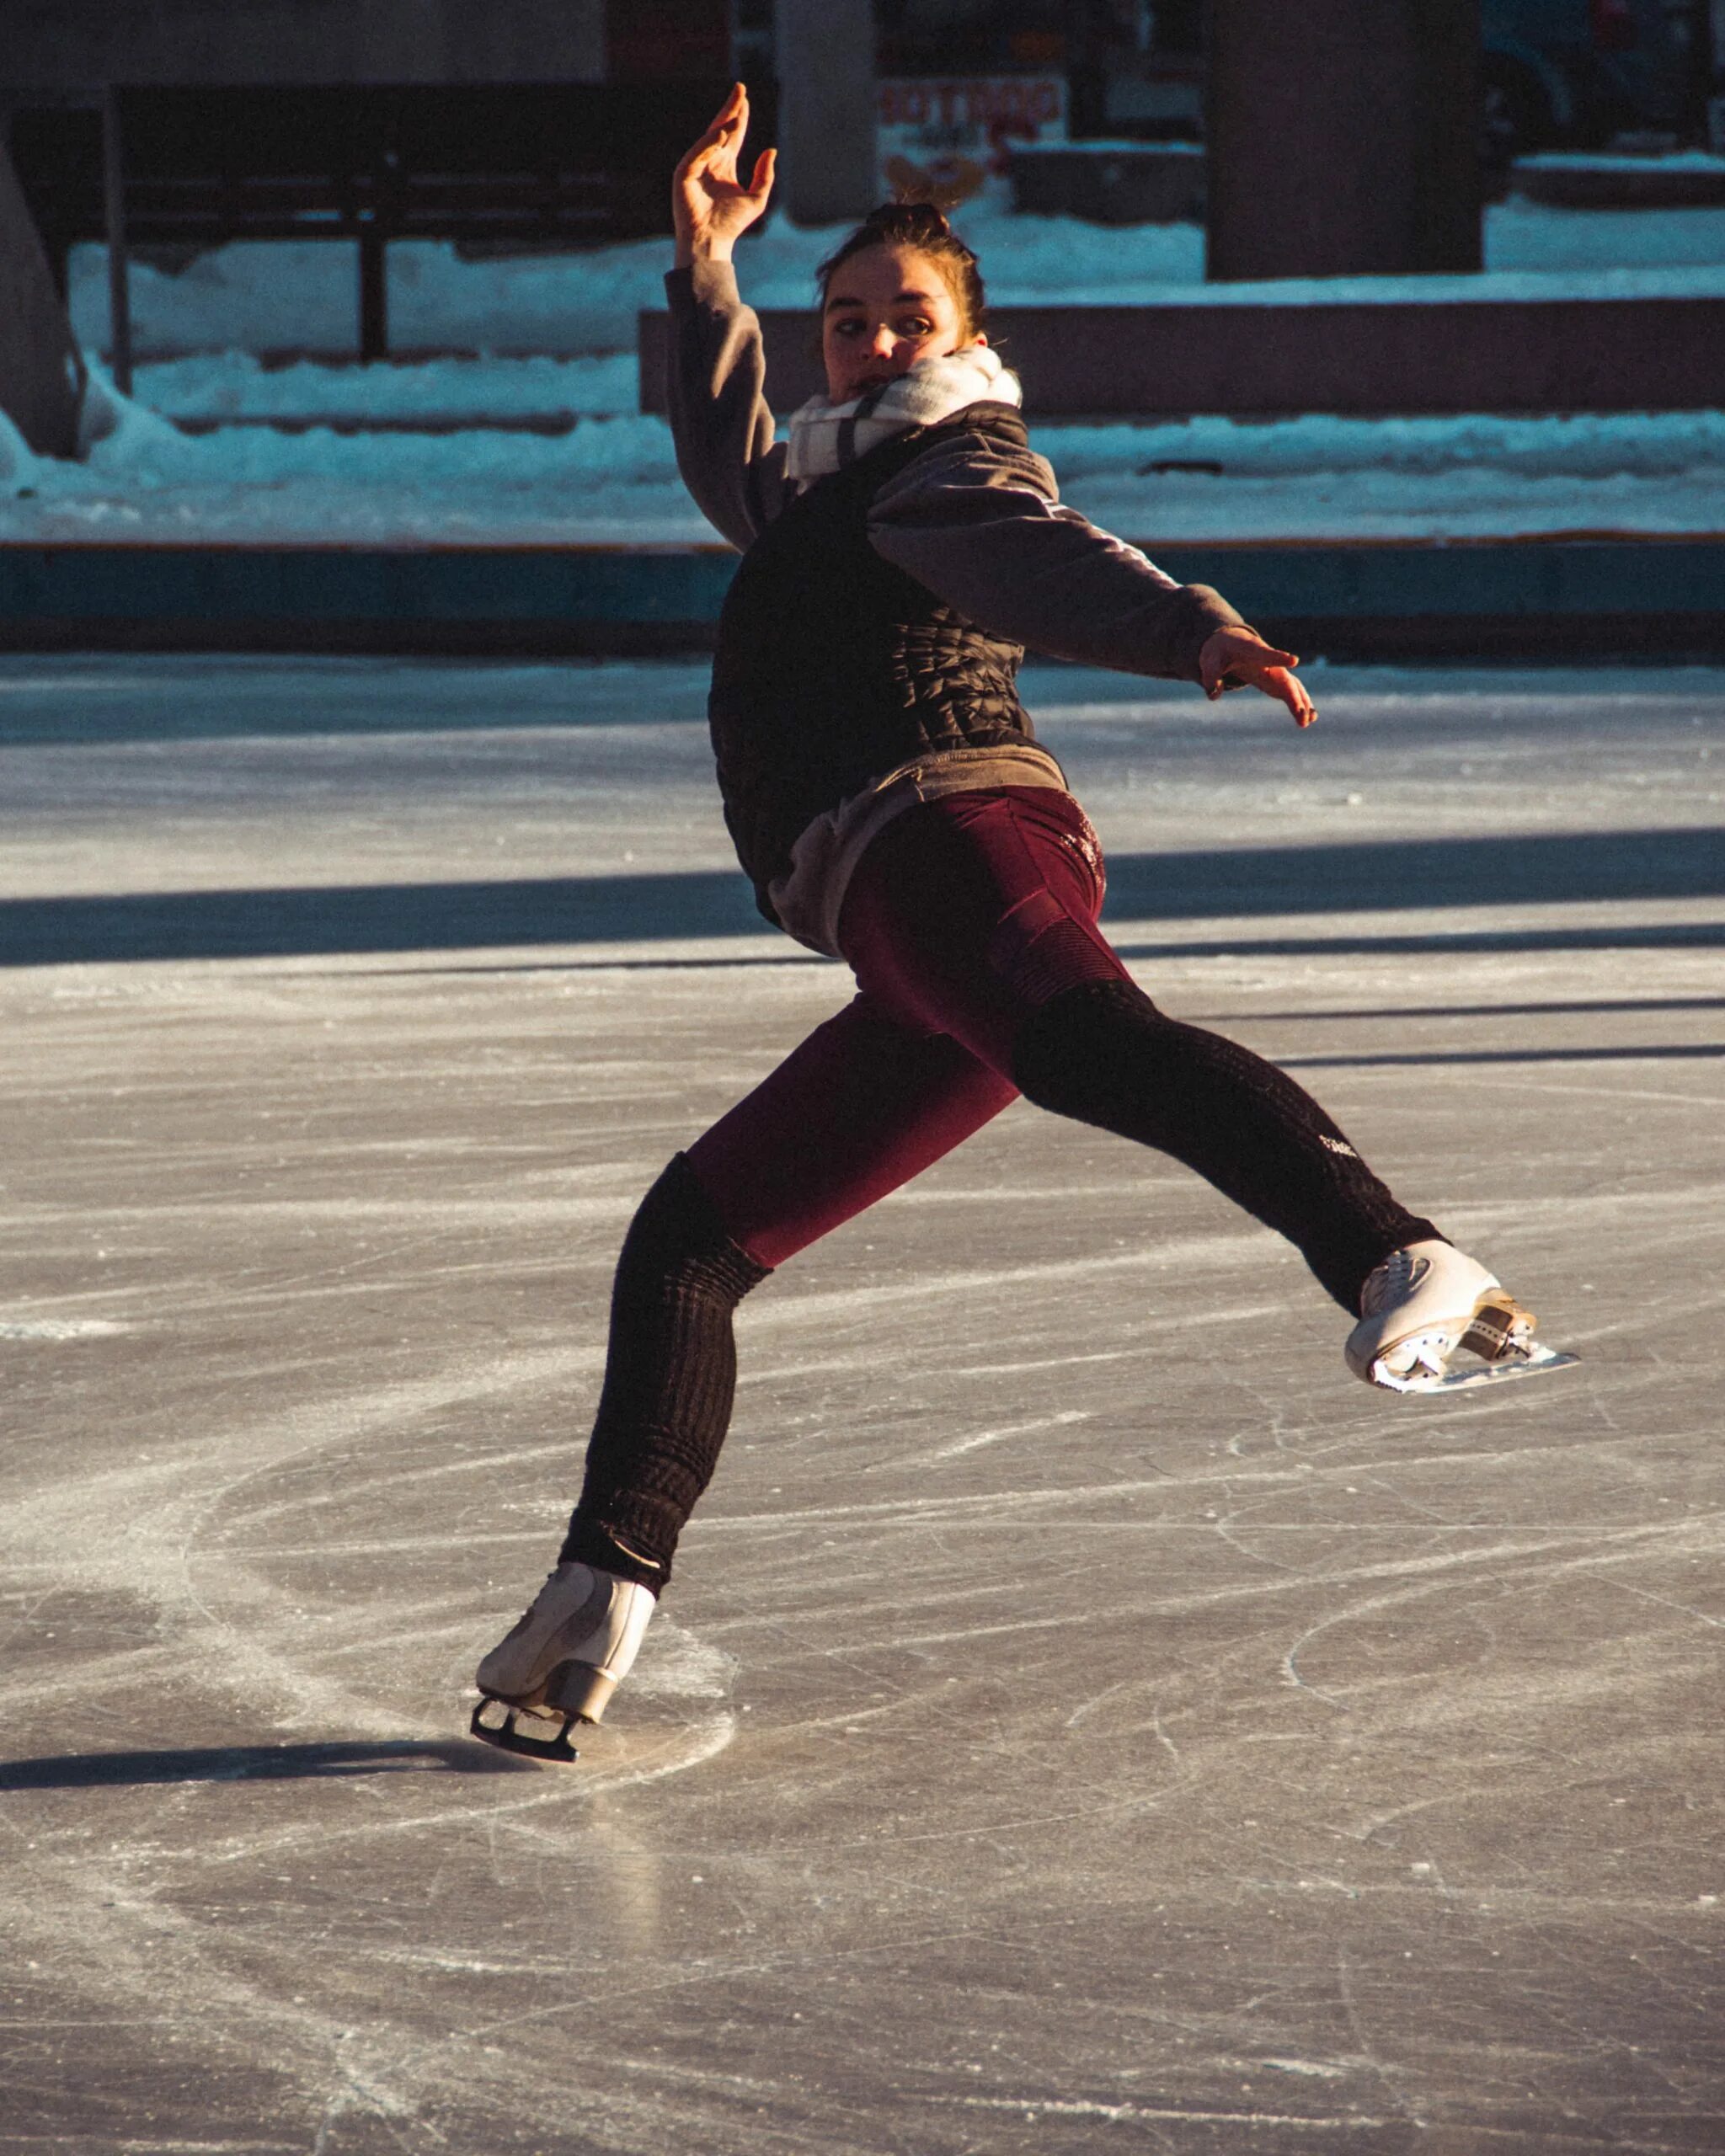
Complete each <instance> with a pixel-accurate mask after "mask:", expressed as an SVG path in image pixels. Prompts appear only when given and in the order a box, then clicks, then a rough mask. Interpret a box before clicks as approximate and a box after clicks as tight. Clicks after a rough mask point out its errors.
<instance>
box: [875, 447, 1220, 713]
mask: <svg viewBox="0 0 1725 2156" xmlns="http://www.w3.org/2000/svg"><path fill="white" fill-rule="evenodd" d="M868 537H869V541H870V542H871V544H872V545H873V547H874V549H875V552H877V553H879V554H880V555H881V556H882V557H883V558H884V559H885V560H887V561H889V562H891V563H893V564H894V565H895V567H896V568H901V569H904V570H905V571H906V572H907V573H908V574H910V575H911V576H914V577H915V578H916V580H917V582H918V583H919V584H927V587H928V589H929V590H931V591H932V592H933V593H934V594H935V595H936V596H937V598H940V599H943V600H946V601H947V603H948V606H956V607H957V608H958V610H959V612H960V613H961V614H965V615H968V616H969V618H970V619H971V620H972V621H973V622H979V623H980V624H981V626H982V627H985V628H988V629H991V630H993V631H994V632H996V634H997V635H1000V636H1004V637H1009V638H1011V639H1012V641H1013V642H1014V643H1022V644H1024V645H1026V646H1028V648H1030V649H1032V650H1033V651H1039V652H1042V653H1044V654H1047V655H1048V656H1049V658H1052V659H1072V660H1076V662H1078V663H1079V664H1082V665H1088V666H1108V667H1113V668H1114V669H1115V670H1117V671H1119V672H1121V673H1124V674H1155V675H1163V676H1166V677H1167V678H1168V679H1170V680H1182V681H1196V680H1199V678H1200V677H1199V664H1198V655H1199V652H1200V651H1201V650H1202V649H1203V648H1204V642H1205V639H1206V638H1209V637H1210V635H1211V634H1212V633H1213V632H1215V630H1217V629H1219V628H1223V627H1227V626H1229V625H1230V624H1231V623H1235V622H1238V621H1239V620H1240V618H1241V617H1240V616H1239V615H1238V614H1237V613H1236V611H1235V610H1234V609H1233V607H1231V606H1230V605H1229V604H1228V602H1227V600H1226V599H1224V598H1223V597H1222V596H1221V595H1220V593H1219V592H1216V591H1213V590H1211V589H1210V586H1209V585H1208V584H1176V583H1175V581H1174V579H1172V577H1171V576H1169V575H1167V574H1166V573H1165V572H1164V571H1163V570H1162V569H1159V568H1157V567H1156V564H1155V563H1153V562H1152V561H1151V560H1150V559H1149V558H1148V557H1147V556H1146V555H1144V554H1142V553H1140V552H1139V550H1138V548H1137V547H1130V546H1128V545H1127V544H1126V542H1124V540H1121V539H1116V538H1115V537H1114V535H1113V534H1112V533H1111V532H1107V531H1102V530H1101V529H1100V528H1099V527H1098V526H1096V525H1094V524H1092V523H1091V522H1090V521H1089V520H1088V519H1087V518H1086V517H1083V516H1081V515H1079V514H1078V513H1077V511H1076V510H1071V509H1068V508H1066V507H1065V504H1063V503H1062V502H1061V501H1060V491H1059V488H1057V486H1056V485H1055V475H1054V471H1053V468H1052V467H1051V466H1050V465H1049V463H1048V462H1047V460H1046V459H1045V458H1044V457H1040V456H1037V455H1036V454H1035V453H1034V452H1033V451H1030V450H1028V449H1024V450H1020V449H1015V448H1013V447H1012V446H1010V445H1008V444H1004V443H1001V442H1000V441H998V440H990V439H989V438H988V437H986V436H985V435H961V436H959V437H958V438H957V439H951V438H949V439H948V440H947V441H946V442H944V443H942V444H940V445H938V446H936V447H935V448H932V449H931V450H930V451H929V452H928V454H927V456H920V457H917V458H916V459H915V460H914V461H913V462H911V463H910V464H907V465H906V466H905V468H904V469H903V471H902V472H900V473H899V474H898V475H897V477H896V478H895V479H893V480H892V481H891V482H889V483H888V485H886V486H885V487H884V488H882V489H881V491H880V493H879V494H878V495H877V496H876V497H875V499H874V502H873V507H872V509H871V511H870V515H869V525H868Z"/></svg>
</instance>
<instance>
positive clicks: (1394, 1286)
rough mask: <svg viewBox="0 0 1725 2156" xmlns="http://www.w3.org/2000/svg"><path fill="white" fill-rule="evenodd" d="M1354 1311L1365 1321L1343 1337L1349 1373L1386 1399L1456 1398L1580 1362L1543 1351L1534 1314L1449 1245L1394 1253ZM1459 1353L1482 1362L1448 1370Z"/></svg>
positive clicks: (1424, 1245)
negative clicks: (1416, 1395)
mask: <svg viewBox="0 0 1725 2156" xmlns="http://www.w3.org/2000/svg"><path fill="white" fill-rule="evenodd" d="M1359 1306H1360V1309H1361V1310H1362V1312H1363V1313H1364V1315H1362V1316H1361V1318H1360V1321H1359V1324H1358V1325H1356V1326H1354V1330H1353V1331H1352V1332H1350V1333H1349V1334H1348V1348H1347V1354H1348V1369H1350V1370H1352V1371H1353V1373H1354V1376H1355V1377H1357V1378H1364V1379H1365V1382H1366V1383H1367V1384H1368V1385H1382V1386H1384V1387H1385V1388H1386V1390H1389V1391H1391V1392H1456V1391H1460V1390H1462V1389H1463V1388H1465V1387H1467V1386H1471V1385H1498V1384H1501V1383H1503V1380H1505V1379H1508V1378H1519V1377H1530V1376H1532V1375H1534V1374H1535V1373H1540V1372H1544V1371H1546V1370H1560V1369H1568V1368H1569V1366H1570V1365H1571V1364H1573V1363H1575V1362H1577V1361H1578V1360H1579V1358H1578V1357H1577V1356H1574V1355H1560V1354H1559V1353H1557V1350H1556V1349H1555V1348H1543V1347H1541V1346H1540V1345H1539V1344H1538V1342H1535V1339H1534V1337H1533V1329H1534V1326H1535V1324H1536V1323H1537V1322H1538V1321H1537V1320H1536V1319H1535V1316H1534V1314H1533V1312H1532V1311H1531V1310H1523V1308H1522V1307H1521V1305H1520V1304H1519V1303H1518V1302H1517V1301H1516V1300H1515V1299H1514V1297H1513V1296H1511V1295H1508V1294H1505V1293H1504V1292H1503V1287H1502V1286H1501V1284H1500V1283H1498V1280H1497V1278H1495V1276H1494V1275H1493V1274H1492V1273H1487V1270H1486V1268H1485V1267H1484V1266H1482V1264H1480V1263H1479V1262H1478V1261H1477V1259H1475V1258H1471V1257H1463V1255H1462V1253H1461V1251H1459V1250H1454V1249H1452V1248H1451V1247H1450V1245H1449V1244H1448V1243H1444V1242H1420V1243H1410V1244H1409V1245H1408V1246H1407V1249H1406V1250H1398V1251H1391V1254H1390V1255H1389V1257H1386V1259H1385V1260H1384V1262H1383V1263H1382V1264H1381V1266H1379V1267H1377V1269H1376V1270H1375V1272H1374V1273H1372V1274H1371V1275H1370V1278H1368V1279H1367V1281H1366V1283H1365V1288H1364V1289H1362V1290H1361V1292H1360V1298H1359ZM1463 1348H1465V1349H1466V1350H1467V1352H1468V1353H1471V1354H1473V1355H1477V1356H1478V1357H1479V1358H1480V1360H1479V1361H1478V1362H1477V1363H1474V1364H1465V1365H1464V1366H1463V1367H1462V1368H1461V1369H1459V1370H1452V1369H1450V1358H1451V1357H1452V1356H1453V1355H1455V1353H1456V1352H1457V1351H1458V1350H1459V1349H1463Z"/></svg>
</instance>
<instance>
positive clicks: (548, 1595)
mask: <svg viewBox="0 0 1725 2156" xmlns="http://www.w3.org/2000/svg"><path fill="white" fill-rule="evenodd" d="M653 1609H654V1594H653V1590H652V1589H651V1588H645V1587H638V1586H637V1585H636V1583H635V1582H633V1580H623V1579H619V1578H618V1577H617V1575H616V1574H615V1573H614V1572H600V1571H599V1570H598V1569H597V1568H596V1567H595V1566H591V1565H583V1564H580V1563H578V1562H571V1563H569V1564H566V1565H559V1566H558V1567H557V1569H556V1571H555V1572H553V1573H552V1574H551V1575H550V1577H548V1578H547V1581H546V1582H545V1584H544V1586H543V1587H542V1588H540V1590H539V1593H538V1594H537V1597H536V1598H535V1599H534V1602H533V1606H532V1608H531V1609H529V1610H528V1611H527V1613H526V1615H525V1616H524V1617H521V1618H520V1619H518V1620H516V1622H515V1625H514V1626H513V1628H512V1629H511V1630H510V1632H509V1633H508V1635H507V1636H505V1638H504V1639H502V1640H501V1641H499V1643H498V1645H497V1646H494V1647H493V1649H492V1650H491V1652H490V1653H489V1654H488V1655H487V1656H486V1657H485V1659H484V1660H483V1662H481V1663H480V1664H479V1669H478V1677H477V1678H476V1680H475V1681H476V1682H477V1683H478V1687H479V1689H480V1690H481V1691H482V1692H483V1694H485V1696H484V1698H483V1700H480V1702H479V1704H478V1706H477V1707H475V1708H474V1710H473V1720H472V1721H470V1722H469V1723H468V1725H467V1726H468V1728H469V1730H470V1731H471V1732H472V1733H473V1736H475V1737H478V1738H479V1739H480V1741H481V1742H483V1743H486V1744H494V1745H495V1746H496V1747H497V1748H498V1749H499V1751H500V1752H515V1753H519V1754H520V1755H521V1758H525V1759H549V1760H556V1761H558V1762H560V1763H562V1764H569V1762H571V1761H572V1760H573V1759H574V1757H575V1748H574V1746H573V1745H572V1744H571V1743H570V1742H569V1728H570V1725H571V1724H572V1723H574V1722H578V1721H599V1720H600V1718H601V1716H603V1714H604V1712H605V1710H606V1705H607V1704H608V1702H609V1700H610V1699H611V1694H612V1693H613V1692H614V1691H616V1689H617V1686H618V1684H620V1683H621V1682H622V1679H623V1678H625V1677H626V1676H628V1673H629V1668H630V1665H631V1664H632V1663H633V1661H634V1659H635V1655H636V1652H637V1651H638V1648H639V1646H640V1645H641V1636H642V1634H643V1633H644V1631H645V1630H646V1629H647V1620H648V1619H649V1617H650V1616H651V1615H652V1614H653ZM499 1710H500V1715H499ZM522 1715H526V1716H529V1717H531V1719H532V1720H534V1721H539V1722H542V1723H543V1724H544V1726H545V1728H544V1732H543V1733H540V1732H535V1731H532V1730H530V1729H522V1728H521V1726H519V1718H520V1717H521V1716H522Z"/></svg>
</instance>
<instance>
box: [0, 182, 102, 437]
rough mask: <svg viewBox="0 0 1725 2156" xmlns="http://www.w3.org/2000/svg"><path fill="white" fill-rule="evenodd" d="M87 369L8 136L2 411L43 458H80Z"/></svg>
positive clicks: (0, 251)
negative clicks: (22, 187)
mask: <svg viewBox="0 0 1725 2156" xmlns="http://www.w3.org/2000/svg"><path fill="white" fill-rule="evenodd" d="M83 387H84V370H83V360H81V358H80V357H79V355H78V350H77V345H76V344H74V343H73V342H72V323H71V322H70V321H69V320H68V319H67V312H66V306H65V302H63V301H62V300H61V297H60V295H59V293H58V292H56V291H55V289H54V280H53V277H52V275H51V273H50V271H49V268H48V259H47V257H46V255H45V254H44V253H43V252H42V243H41V239H40V237H39V235H38V233H37V232H36V227H35V221H34V220H33V218H32V217H31V216H30V213H29V210H28V208H27V207H26V206H25V204H24V195H23V194H22V192H21V191H20V189H19V184H18V179H17V177H16V175H15V174H14V173H13V169H12V160H11V158H10V157H8V155H7V153H6V150H5V147H4V145H3V142H0V411H3V412H4V413H5V414H6V416H7V418H8V419H10V420H11V422H12V424H13V426H15V427H16V428H17V429H18V430H19V433H20V434H21V435H23V436H24V440H26V441H27V442H28V443H29V446H30V447H31V448H32V449H33V450H35V452H36V454H37V455H38V456H77V422H78V408H79V406H80V405H81V404H82V403H83Z"/></svg>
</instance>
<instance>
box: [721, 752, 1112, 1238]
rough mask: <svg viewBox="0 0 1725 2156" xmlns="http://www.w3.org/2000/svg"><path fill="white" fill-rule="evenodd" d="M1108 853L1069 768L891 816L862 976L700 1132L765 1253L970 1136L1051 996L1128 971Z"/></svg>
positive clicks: (861, 903) (866, 929)
mask: <svg viewBox="0 0 1725 2156" xmlns="http://www.w3.org/2000/svg"><path fill="white" fill-rule="evenodd" d="M1101 864H1102V856H1101V851H1100V849H1099V847H1098V846H1097V842H1096V839H1095V836H1094V835H1093V834H1092V831H1091V829H1090V825H1089V824H1088V822H1087V819H1086V818H1085V815H1084V813H1083V811H1082V810H1081V809H1080V808H1079V806H1078V804H1077V803H1076V801H1074V800H1073V799H1072V798H1071V796H1070V795H1069V794H1065V793H1061V792H1056V791H1055V789H1054V788H1053V787H1029V786H1019V787H1002V788H1001V789H1000V790H998V791H996V792H986V793H959V794H951V795H948V797H947V798H945V799H944V800H940V801H928V802H923V803H920V804H919V805H918V806H917V807H916V808H914V809H906V810H905V812H904V813H903V814H901V815H900V816H899V817H898V818H896V819H895V821H894V822H892V823H890V824H889V825H888V826H887V827H886V829H885V830H884V831H883V832H882V833H881V834H880V835H879V838H877V839H876V840H875V841H874V843H873V845H872V846H870V847H869V848H868V851H867V852H866V853H865V854H864V856H863V859H862V861H861V862H860V863H859V864H858V866H857V872H856V873H855V875H854V876H853V877H852V881H851V887H850V889H849V890H848V891H847V892H846V896H845V905H844V910H843V913H842V915H841V920H840V924H839V941H840V944H841V948H842V950H843V953H844V955H845V958H846V960H847V961H848V962H849V963H850V965H851V968H852V971H853V972H854V974H856V977H857V991H858V992H857V995H856V996H855V998H854V999H853V1000H852V1001H851V1002H850V1003H848V1004H847V1005H846V1006H845V1008H844V1009H843V1010H842V1011H840V1012H839V1013H838V1015H837V1017H833V1018H829V1019H828V1020H827V1022H826V1023H825V1025H824V1026H817V1027H815V1029H814V1032H813V1033H810V1034H809V1038H807V1039H806V1040H805V1041H804V1043H803V1044H802V1045H801V1047H800V1048H797V1049H793V1050H792V1051H791V1054H789V1055H788V1057H787V1058H786V1059H785V1060H784V1061H783V1062H782V1064H780V1065H779V1066H778V1068H777V1070H775V1071H774V1072H773V1073H772V1075H771V1076H770V1077H768V1078H766V1079H764V1080H763V1081H761V1084H760V1085H759V1086H756V1089H755V1091H753V1092H752V1093H750V1095H749V1096H748V1097H747V1098H746V1099H745V1100H742V1101H740V1102H738V1103H737V1105H736V1107H734V1108H733V1109H732V1110H731V1112H730V1113H729V1115H727V1116H725V1117H724V1118H722V1119H721V1120H720V1121H719V1122H718V1123H715V1124H714V1125H713V1128H712V1129H711V1130H709V1131H708V1133H707V1134H706V1136H705V1137H703V1138H701V1139H697V1141H696V1143H695V1144H694V1145H692V1146H691V1147H690V1148H689V1155H688V1157H689V1161H690V1164H691V1165H692V1167H693V1168H694V1170H695V1172H696V1174H697V1176H698V1177H700V1179H701V1181H702V1183H703V1184H704V1185H705V1187H706V1188H707V1190H708V1193H710V1194H711V1196H712V1198H713V1200H714V1203H716V1204H717V1206H718V1211H719V1214H720V1215H721V1217H722V1218H723V1219H724V1222H725V1224H726V1225H727V1226H728V1228H729V1230H730V1233H731V1235H732V1236H733V1237H734V1240H735V1241H737V1242H738V1243H740V1245H741V1246H742V1247H743V1248H744V1249H745V1251H748V1252H749V1254H750V1257H754V1258H756V1260H758V1261H759V1262H760V1263H761V1264H762V1265H768V1266H777V1265H782V1264H783V1262H785V1260H786V1259H787V1258H788V1257H793V1256H794V1255H795V1253H796V1252H797V1251H799V1250H802V1249H804V1248H805V1247H806V1246H807V1245H809V1243H812V1242H814V1241H817V1240H818V1239H819V1238H820V1236H822V1235H826V1234H828V1233H829V1232H830V1230H832V1229H834V1228H836V1227H838V1226H839V1225H841V1223H843V1222H844V1221H846V1220H848V1219H851V1218H852V1216H853V1215H854V1214H858V1213H861V1212H862V1211H863V1209H865V1208H866V1207H868V1206H870V1205H873V1203H875V1201H876V1200H877V1199H878V1198H884V1197H885V1196H886V1195H887V1193H889V1191H894V1190H896V1189H898V1187H900V1184H901V1183H905V1182H909V1181H910V1180H911V1177H913V1176H916V1175H920V1174H921V1171H922V1170H923V1169H924V1168H926V1167H927V1166H930V1165H931V1164H932V1162H934V1161H937V1160H939V1159H940V1158H941V1156H942V1155H943V1154H945V1153H950V1152H951V1151H952V1150H953V1147H954V1146H955V1145H962V1144H963V1142H964V1139H967V1138H968V1137H969V1135H970V1134H971V1133H972V1131H974V1130H980V1129H981V1127H982V1125H983V1124H984V1123H987V1122H988V1121H989V1120H990V1119H991V1118H992V1117H994V1116H997V1115H998V1114H999V1113H1000V1112H1001V1109H1002V1108H1004V1107H1007V1106H1008V1105H1009V1104H1010V1103H1011V1102H1013V1101H1014V1100H1016V1099H1017V1097H1018V1088H1017V1086H1016V1085H1015V1084H1014V1082H1013V1081H1012V1043H1013V1041H1014V1039H1015V1038H1017V1032H1018V1029H1019V1027H1020V1026H1021V1025H1022V1024H1023V1021H1024V1020H1025V1019H1026V1018H1027V1017H1028V1016H1029V1015H1030V1013H1031V1011H1033V1010H1034V1009H1035V1008H1036V1007H1037V1005H1038V1003H1039V1001H1046V1000H1047V997H1048V995H1049V992H1050V990H1052V989H1053V988H1055V986H1060V987H1064V986H1066V985H1071V984H1072V983H1075V982H1078V981H1093V980H1114V979H1126V978H1127V977H1128V976H1127V974H1126V969H1125V968H1124V966H1123V965H1122V964H1121V963H1120V961H1119V958H1116V957H1115V955H1114V953H1113V952H1112V951H1111V950H1110V949H1109V948H1108V945H1107V944H1106V943H1105V942H1103V939H1102V937H1101V936H1100V935H1099V934H1098V932H1097V929H1096V926H1095V921H1096V916H1097V912H1098V911H1099V910H1100V909H1101V905H1102V896H1103V889H1102V865H1101ZM1043 947H1049V949H1048V957H1047V962H1046V963H1044V964H1042V965H1040V966H1039V965H1038V964H1037V963H1036V957H1037V953H1039V950H1040V949H1042V948H1043ZM1055 948H1057V949H1058V961H1056V959H1055Z"/></svg>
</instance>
